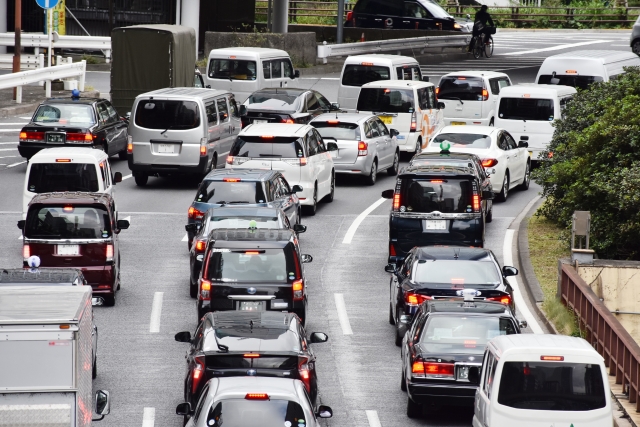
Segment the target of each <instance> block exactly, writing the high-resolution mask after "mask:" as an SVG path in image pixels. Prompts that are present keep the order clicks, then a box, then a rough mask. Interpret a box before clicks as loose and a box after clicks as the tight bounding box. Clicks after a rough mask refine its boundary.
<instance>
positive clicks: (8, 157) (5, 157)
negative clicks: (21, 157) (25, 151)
mask: <svg viewBox="0 0 640 427" xmlns="http://www.w3.org/2000/svg"><path fill="white" fill-rule="evenodd" d="M12 157H18V156H2V157H0V159H10V158H12Z"/></svg>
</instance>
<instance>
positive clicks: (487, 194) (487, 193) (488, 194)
mask: <svg viewBox="0 0 640 427" xmlns="http://www.w3.org/2000/svg"><path fill="white" fill-rule="evenodd" d="M482 198H483V199H486V200H493V191H491V190H484V191H483V192H482Z"/></svg>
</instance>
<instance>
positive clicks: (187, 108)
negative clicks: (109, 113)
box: [135, 99, 200, 130]
mask: <svg viewBox="0 0 640 427" xmlns="http://www.w3.org/2000/svg"><path fill="white" fill-rule="evenodd" d="M135 123H136V125H137V126H140V127H143V128H147V129H162V130H164V129H170V130H172V129H194V128H197V127H198V126H200V109H199V108H198V104H197V103H195V102H193V101H162V100H156V99H145V100H142V101H140V102H139V103H138V106H137V107H136V117H135Z"/></svg>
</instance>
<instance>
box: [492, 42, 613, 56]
mask: <svg viewBox="0 0 640 427" xmlns="http://www.w3.org/2000/svg"><path fill="white" fill-rule="evenodd" d="M610 41H611V40H592V41H588V42H580V43H572V44H561V45H559V46H551V47H544V48H542V49H533V50H525V51H523V52H508V53H503V54H502V55H525V54H529V53H538V52H548V51H550V50H562V49H569V48H572V47H578V46H586V45H589V44H596V43H608V42H610Z"/></svg>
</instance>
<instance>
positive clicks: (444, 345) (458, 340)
mask: <svg viewBox="0 0 640 427" xmlns="http://www.w3.org/2000/svg"><path fill="white" fill-rule="evenodd" d="M515 333H517V332H516V327H515V325H514V323H513V321H512V320H511V319H509V318H506V317H484V316H467V317H458V316H432V317H431V318H430V319H429V320H427V324H426V325H425V329H424V332H423V333H422V337H421V338H420V343H421V348H422V350H423V352H426V353H437V354H443V353H447V354H452V353H453V354H478V353H480V354H482V352H483V351H484V348H485V346H486V345H487V343H488V342H489V340H491V339H492V338H494V337H497V336H499V335H511V334H515Z"/></svg>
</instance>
